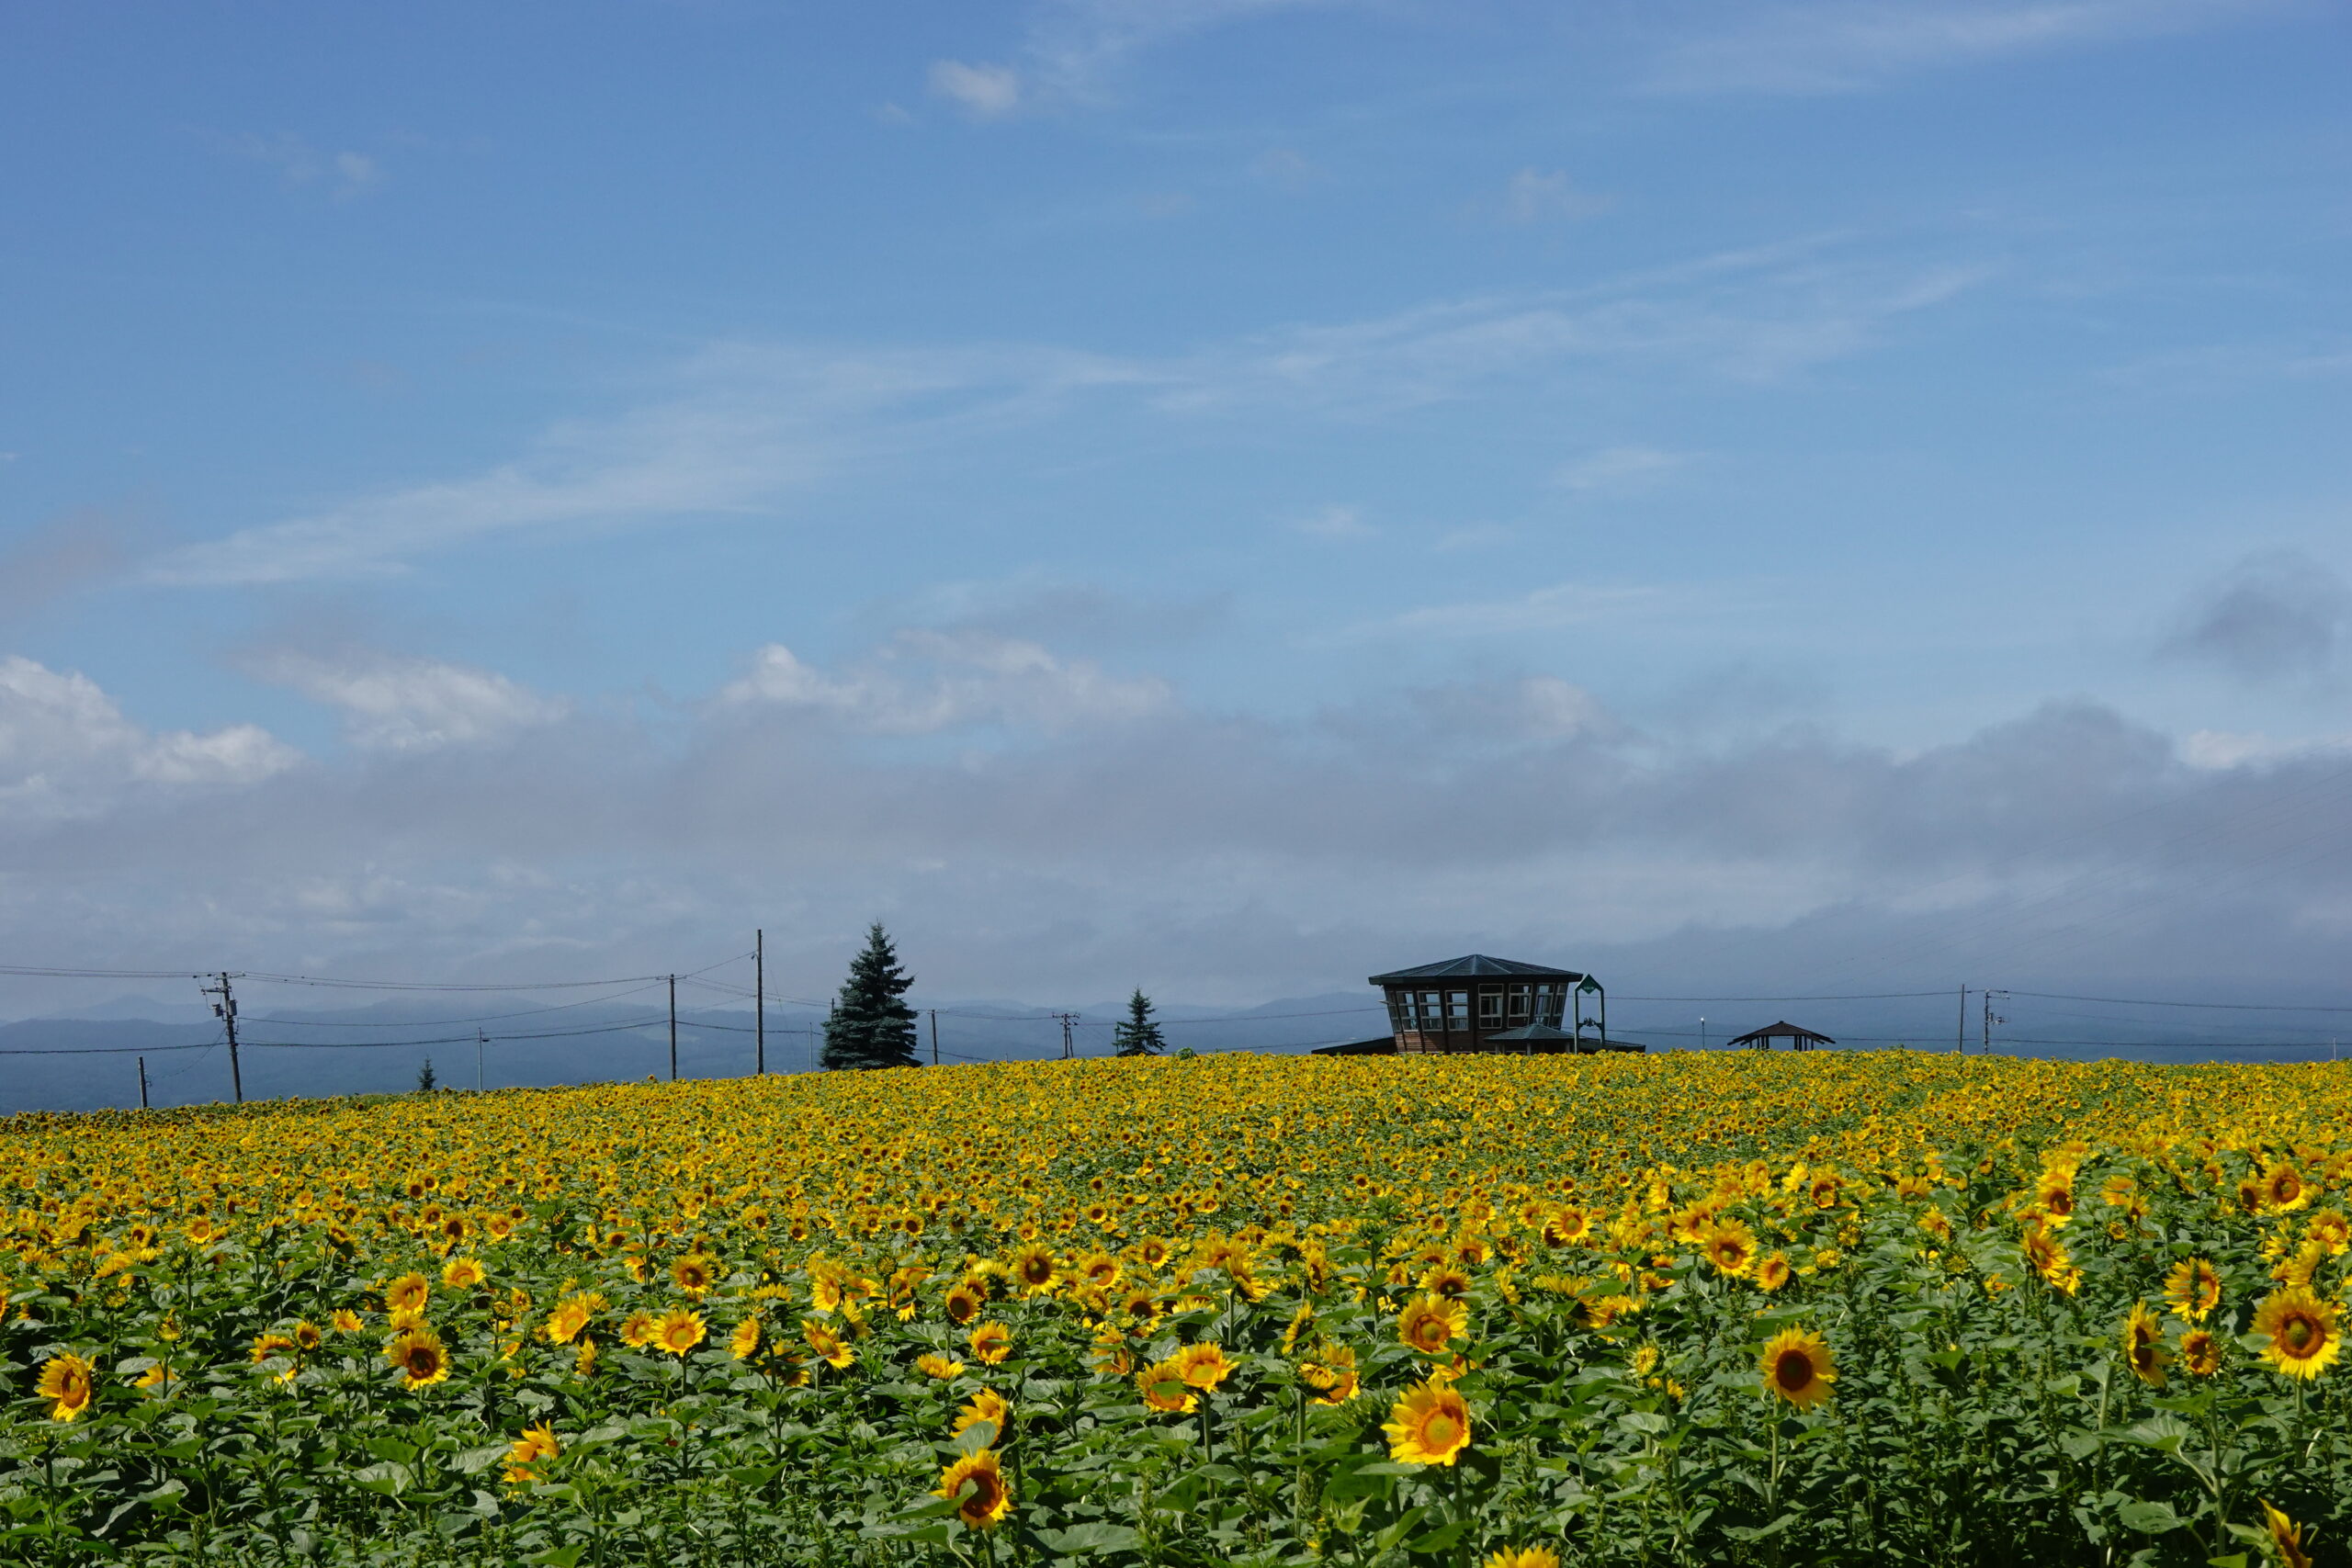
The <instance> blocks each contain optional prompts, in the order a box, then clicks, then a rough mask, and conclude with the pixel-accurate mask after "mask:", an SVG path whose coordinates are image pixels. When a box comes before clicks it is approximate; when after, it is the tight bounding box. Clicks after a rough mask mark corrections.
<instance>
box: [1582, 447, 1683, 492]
mask: <svg viewBox="0 0 2352 1568" xmlns="http://www.w3.org/2000/svg"><path fill="white" fill-rule="evenodd" d="M1692 460H1693V459H1692V457H1691V454H1690V453H1688V452H1667V451H1662V450H1660V449H1659V448H1657V447H1656V446H1608V447H1603V448H1602V449H1601V450H1600V451H1598V452H1588V453H1586V454H1585V455H1584V456H1583V457H1575V458H1571V459H1570V460H1569V461H1567V462H1565V463H1563V464H1561V465H1560V466H1559V467H1558V468H1555V469H1554V470H1553V472H1552V482H1553V483H1554V484H1556V485H1558V486H1559V487H1560V488H1561V489H1562V490H1565V491H1569V492H1570V493H1572V494H1576V495H1631V494H1634V493H1635V492H1638V491H1645V490H1651V489H1654V488H1656V487H1657V485H1659V484H1660V483H1662V482H1664V481H1665V479H1667V478H1668V476H1669V475H1671V474H1673V473H1675V472H1676V471H1678V470H1679V469H1681V468H1688V467H1689V466H1690V465H1691V462H1692Z"/></svg>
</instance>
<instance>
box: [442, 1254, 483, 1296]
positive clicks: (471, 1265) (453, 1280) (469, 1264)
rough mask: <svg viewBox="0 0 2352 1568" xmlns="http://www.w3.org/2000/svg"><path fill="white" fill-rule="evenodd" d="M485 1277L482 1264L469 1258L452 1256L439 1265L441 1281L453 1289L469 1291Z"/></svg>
mask: <svg viewBox="0 0 2352 1568" xmlns="http://www.w3.org/2000/svg"><path fill="white" fill-rule="evenodd" d="M487 1277H488V1276H487V1275H485V1274H484V1273H483V1271H482V1266H481V1264H480V1263H479V1262H477V1261H476V1260H474V1259H473V1258H451V1259H449V1261H448V1262H447V1263H445V1264H443V1265H442V1266H441V1282H442V1283H443V1284H445V1285H447V1286H448V1287H449V1288H450V1289H451V1290H453V1291H470V1290H472V1289H473V1288H474V1287H475V1286H476V1285H479V1284H481V1282H482V1280H484V1279H486V1278H487Z"/></svg>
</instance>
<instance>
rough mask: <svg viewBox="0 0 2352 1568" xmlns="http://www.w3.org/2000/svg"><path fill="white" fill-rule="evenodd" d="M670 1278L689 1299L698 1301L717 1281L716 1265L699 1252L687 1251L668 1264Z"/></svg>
mask: <svg viewBox="0 0 2352 1568" xmlns="http://www.w3.org/2000/svg"><path fill="white" fill-rule="evenodd" d="M670 1278H671V1279H672V1280H674V1281H675V1282H676V1284H677V1287H678V1289H679V1290H680V1291H681V1292H684V1294H685V1296H686V1298H687V1299H688V1300H689V1301H700V1300H701V1299H702V1298H703V1296H704V1294H705V1293H706V1292H708V1291H709V1289H710V1288H711V1286H713V1285H715V1284H717V1283H718V1266H717V1265H716V1264H714V1263H712V1262H711V1260H710V1259H709V1258H706V1257H704V1256H703V1255H702V1254H701V1253H699V1252H689V1253H687V1254H686V1255H685V1256H684V1258H678V1259H677V1260H676V1261H674V1262H673V1263H672V1264H671V1265H670Z"/></svg>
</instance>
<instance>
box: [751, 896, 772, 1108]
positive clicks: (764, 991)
mask: <svg viewBox="0 0 2352 1568" xmlns="http://www.w3.org/2000/svg"><path fill="white" fill-rule="evenodd" d="M767 947H768V933H767V932H765V931H753V932H752V1077H764V1076H765V1075H766V1073H767V1070H768V960H767Z"/></svg>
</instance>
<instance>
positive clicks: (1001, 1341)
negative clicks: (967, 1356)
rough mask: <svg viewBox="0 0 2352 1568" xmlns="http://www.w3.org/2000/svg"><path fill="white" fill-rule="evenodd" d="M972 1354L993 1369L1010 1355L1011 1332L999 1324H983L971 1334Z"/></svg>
mask: <svg viewBox="0 0 2352 1568" xmlns="http://www.w3.org/2000/svg"><path fill="white" fill-rule="evenodd" d="M971 1346H972V1354H973V1355H975V1356H977V1357H978V1358H979V1359H981V1360H983V1361H985V1362H987V1363H988V1364H989V1366H991V1367H993V1366H995V1365H996V1364H997V1363H998V1362H1000V1361H1001V1360H1003V1359H1005V1358H1006V1357H1007V1356H1010V1355H1011V1354H1012V1330H1011V1329H1010V1328H1007V1327H1006V1326H1005V1325H1002V1324H1001V1323H983V1324H981V1325H979V1326H978V1328H975V1329H973V1330H972V1334H971Z"/></svg>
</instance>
